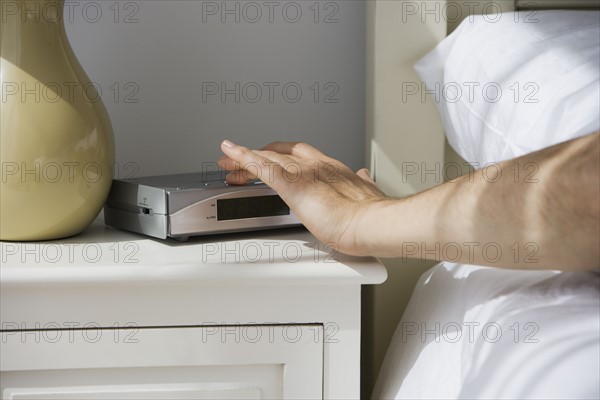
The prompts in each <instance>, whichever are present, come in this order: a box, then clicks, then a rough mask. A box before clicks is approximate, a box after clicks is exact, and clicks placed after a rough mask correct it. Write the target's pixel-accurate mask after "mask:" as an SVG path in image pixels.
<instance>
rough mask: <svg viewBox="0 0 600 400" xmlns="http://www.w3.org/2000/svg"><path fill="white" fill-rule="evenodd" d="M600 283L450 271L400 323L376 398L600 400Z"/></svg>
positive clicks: (455, 267) (539, 274)
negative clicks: (555, 399)
mask: <svg viewBox="0 0 600 400" xmlns="http://www.w3.org/2000/svg"><path fill="white" fill-rule="evenodd" d="M599 331H600V275H599V274H597V273H595V272H573V273H559V272H555V271H515V270H503V269H498V268H487V267H478V266H471V265H461V264H450V263H442V264H439V265H437V266H435V267H434V268H432V269H431V270H430V271H428V272H427V273H425V274H424V275H423V276H422V277H421V279H420V280H419V283H418V284H417V286H416V288H415V291H414V294H413V296H412V298H411V301H410V304H409V305H408V308H407V310H406V312H405V314H404V316H403V318H402V321H401V322H400V324H399V325H398V328H397V330H396V333H395V335H394V338H393V341H392V344H391V346H390V348H389V350H388V353H387V356H386V359H385V361H384V364H383V366H382V369H381V371H380V375H379V379H378V381H377V384H376V386H375V390H374V392H373V398H374V399H379V398H392V399H393V398H397V399H423V398H427V399H433V398H443V399H450V398H465V399H466V398H468V399H473V398H490V399H500V398H510V399H521V398H544V399H551V398H560V399H567V398H568V399H572V398H577V399H583V398H590V399H591V398H595V399H597V398H599V397H600V389H599V386H600V383H599V377H600V336H599Z"/></svg>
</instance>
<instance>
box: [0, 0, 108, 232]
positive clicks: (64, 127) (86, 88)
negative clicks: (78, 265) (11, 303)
mask: <svg viewBox="0 0 600 400" xmlns="http://www.w3.org/2000/svg"><path fill="white" fill-rule="evenodd" d="M1 3H2V10H1V15H0V18H1V20H0V24H1V25H0V27H1V29H0V57H1V58H0V61H1V66H0V83H1V84H2V86H1V89H0V90H1V93H0V97H1V99H0V100H1V103H0V107H1V108H0V125H1V127H0V129H1V130H0V137H1V142H0V146H1V147H0V161H1V173H2V175H1V180H0V209H1V213H0V239H1V240H18V241H29V240H49V239H58V238H63V237H67V236H72V235H75V234H77V233H79V232H81V231H82V230H84V229H85V228H86V227H87V226H88V225H89V224H90V223H91V222H92V221H93V220H94V219H95V217H96V216H97V215H98V213H99V212H100V210H101V208H102V206H103V204H104V201H105V200H106V196H107V195H108V192H109V190H110V185H111V182H112V168H113V164H114V137H113V132H112V127H111V124H110V120H109V118H108V114H107V112H106V109H105V107H104V104H103V103H102V100H101V99H100V96H99V94H98V90H97V88H98V87H100V86H99V85H97V84H96V83H94V82H91V81H90V80H89V78H88V77H87V75H86V74H85V72H84V71H83V69H82V67H81V65H80V64H79V62H78V61H77V59H76V58H75V55H74V53H73V50H72V49H71V46H70V45H69V42H68V40H67V36H66V32H65V26H64V22H63V6H64V0H14V1H10V2H9V1H6V2H5V1H2V2H1Z"/></svg>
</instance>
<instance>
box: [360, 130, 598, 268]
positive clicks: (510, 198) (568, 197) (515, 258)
mask: <svg viewBox="0 0 600 400" xmlns="http://www.w3.org/2000/svg"><path fill="white" fill-rule="evenodd" d="M599 146H600V134H598V133H596V134H593V135H589V136H586V137H583V138H580V139H577V140H574V141H571V142H567V143H563V144H559V145H557V146H553V147H550V148H547V149H543V150H541V151H538V152H535V153H532V154H529V155H527V156H524V157H520V158H518V159H515V160H511V161H507V162H503V163H501V164H498V165H495V166H491V167H488V168H487V169H484V170H479V171H474V172H473V173H470V174H467V175H465V176H462V177H460V178H458V179H456V180H453V181H450V182H447V183H445V184H443V185H440V186H438V187H435V188H433V189H431V190H429V191H426V192H423V193H420V194H417V195H415V196H411V197H409V198H406V199H401V200H388V201H383V202H382V203H381V204H379V205H378V206H377V207H372V208H371V210H369V211H368V216H366V214H365V216H366V218H363V220H368V221H369V223H363V225H364V226H363V227H361V228H360V230H361V231H362V232H363V234H364V235H365V236H364V243H366V249H365V252H366V253H369V254H373V255H377V256H382V257H398V256H401V257H411V258H421V259H436V260H447V261H453V262H462V263H471V264H480V265H489V266H496V267H513V268H547V269H555V268H556V269H593V268H598V263H599V259H600V252H599V244H598V243H599V242H600V237H599V236H600V217H599V215H600V211H599V191H600V189H599V186H600V177H599V160H600V152H599ZM500 171H501V174H499V173H500ZM391 216H393V217H391Z"/></svg>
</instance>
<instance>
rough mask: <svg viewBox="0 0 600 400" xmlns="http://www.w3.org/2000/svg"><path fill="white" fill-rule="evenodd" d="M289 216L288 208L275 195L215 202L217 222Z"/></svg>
mask: <svg viewBox="0 0 600 400" xmlns="http://www.w3.org/2000/svg"><path fill="white" fill-rule="evenodd" d="M277 215H290V208H289V207H288V206H287V205H286V204H285V203H284V202H283V200H281V197H279V196H277V195H270V196H255V197H239V198H235V199H223V200H217V220H218V221H230V220H233V219H246V218H259V217H274V216H277Z"/></svg>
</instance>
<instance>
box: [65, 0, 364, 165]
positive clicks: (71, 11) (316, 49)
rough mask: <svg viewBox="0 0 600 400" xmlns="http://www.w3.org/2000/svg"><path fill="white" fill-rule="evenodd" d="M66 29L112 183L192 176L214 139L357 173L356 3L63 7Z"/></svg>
mask: <svg viewBox="0 0 600 400" xmlns="http://www.w3.org/2000/svg"><path fill="white" fill-rule="evenodd" d="M227 10H233V13H226V12H224V11H227ZM236 10H237V11H236ZM65 24H66V30H67V35H68V37H69V40H70V42H71V45H72V46H73V49H74V50H75V53H76V55H77V57H78V59H79V61H80V62H81V64H82V65H83V67H84V69H85V70H86V72H87V73H88V75H89V76H90V78H91V80H92V81H93V82H94V83H95V84H96V86H97V88H99V89H100V90H101V92H102V98H103V100H104V103H105V105H106V107H107V109H108V112H109V114H110V117H111V120H112V124H113V128H114V131H115V137H116V146H117V162H118V168H117V172H118V175H119V176H120V177H127V176H129V175H137V176H140V175H153V174H166V173H178V172H190V171H199V170H201V169H202V168H203V163H207V162H213V161H214V160H216V158H217V157H218V156H220V150H219V143H220V141H221V140H222V139H224V138H229V139H232V140H234V141H237V142H239V143H240V144H245V145H248V146H253V147H256V146H262V145H264V144H266V143H268V142H271V141H274V140H301V141H306V142H309V143H311V144H314V145H316V146H318V147H320V148H322V149H323V150H324V151H326V152H327V153H329V154H330V155H332V156H334V157H337V158H339V159H341V160H343V161H344V162H346V163H348V164H349V165H350V166H351V167H353V168H354V169H357V168H359V167H361V166H363V164H364V65H365V61H364V58H365V4H364V2H363V1H318V2H317V1H296V2H293V1H272V2H269V1H256V2H253V1H226V2H222V1H218V2H212V1H194V0H191V1H189V0H188V1H171V0H154V1H152V0H146V1H140V0H138V1H119V2H118V3H115V2H114V1H104V0H96V1H88V0H85V1H82V0H67V3H66V8H65ZM236 85H237V86H236ZM224 86H225V89H226V90H230V92H227V93H226V94H224V95H223V92H222V89H223V88H224ZM259 88H260V92H261V93H260V92H259V91H258V89H259ZM298 88H300V89H301V91H302V93H301V95H300V94H298V91H297V90H298ZM215 92H216V93H215Z"/></svg>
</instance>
